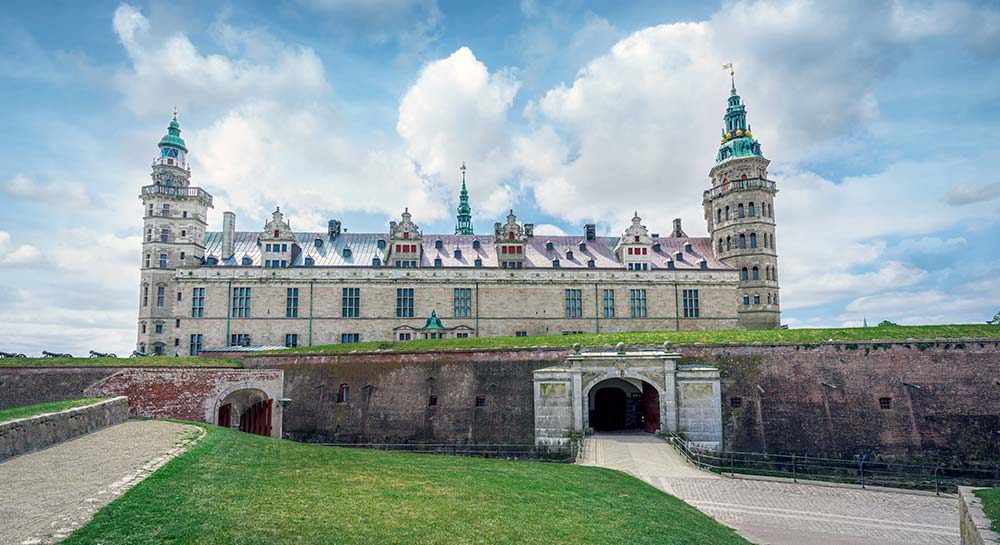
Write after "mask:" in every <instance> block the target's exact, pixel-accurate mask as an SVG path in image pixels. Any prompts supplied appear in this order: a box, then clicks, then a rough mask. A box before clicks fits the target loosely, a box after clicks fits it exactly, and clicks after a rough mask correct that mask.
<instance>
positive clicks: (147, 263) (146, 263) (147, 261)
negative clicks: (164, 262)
mask: <svg viewBox="0 0 1000 545" xmlns="http://www.w3.org/2000/svg"><path fill="white" fill-rule="evenodd" d="M144 266H145V267H146V268H147V269H148V268H149V254H146V260H145V263H144Z"/></svg>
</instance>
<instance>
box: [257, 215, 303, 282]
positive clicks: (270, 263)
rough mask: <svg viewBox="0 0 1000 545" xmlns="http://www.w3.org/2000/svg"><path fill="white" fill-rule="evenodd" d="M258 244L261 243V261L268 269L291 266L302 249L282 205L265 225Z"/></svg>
mask: <svg viewBox="0 0 1000 545" xmlns="http://www.w3.org/2000/svg"><path fill="white" fill-rule="evenodd" d="M258 244H260V255H261V263H262V264H263V265H264V268H267V269H283V268H286V267H291V266H292V263H294V262H295V258H297V257H298V256H299V253H300V251H301V248H299V245H298V243H296V242H295V233H293V232H292V227H291V226H290V225H289V224H288V222H287V221H285V219H284V215H283V214H282V213H281V208H280V207H275V209H274V213H272V214H271V220H270V221H268V222H267V224H266V225H264V230H263V231H262V232H261V234H260V238H259V242H258Z"/></svg>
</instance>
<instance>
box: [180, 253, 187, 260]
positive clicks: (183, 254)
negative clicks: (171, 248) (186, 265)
mask: <svg viewBox="0 0 1000 545" xmlns="http://www.w3.org/2000/svg"><path fill="white" fill-rule="evenodd" d="M186 255H187V254H185V253H184V252H181V261H184V257H186Z"/></svg>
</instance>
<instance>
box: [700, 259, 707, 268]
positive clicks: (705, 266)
mask: <svg viewBox="0 0 1000 545" xmlns="http://www.w3.org/2000/svg"><path fill="white" fill-rule="evenodd" d="M698 265H699V266H701V268H702V269H707V268H708V261H705V260H704V259H702V260H701V261H699V262H698Z"/></svg>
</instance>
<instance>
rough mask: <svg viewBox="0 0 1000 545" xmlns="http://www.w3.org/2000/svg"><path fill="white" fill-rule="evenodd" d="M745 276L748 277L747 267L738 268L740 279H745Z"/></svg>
mask: <svg viewBox="0 0 1000 545" xmlns="http://www.w3.org/2000/svg"><path fill="white" fill-rule="evenodd" d="M747 278H748V275H747V268H746V267H743V268H742V269H740V280H746V279H747Z"/></svg>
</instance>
